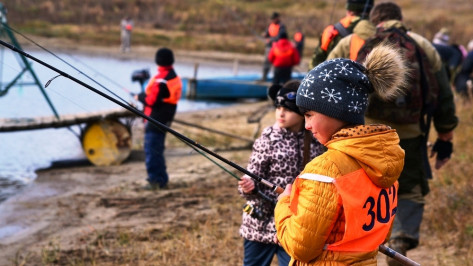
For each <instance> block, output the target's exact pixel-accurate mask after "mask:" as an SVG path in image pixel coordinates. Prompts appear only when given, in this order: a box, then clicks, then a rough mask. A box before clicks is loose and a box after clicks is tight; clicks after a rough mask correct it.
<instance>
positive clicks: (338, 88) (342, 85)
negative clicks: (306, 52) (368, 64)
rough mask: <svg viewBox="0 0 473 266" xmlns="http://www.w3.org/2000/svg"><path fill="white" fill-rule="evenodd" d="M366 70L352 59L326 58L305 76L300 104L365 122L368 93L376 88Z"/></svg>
mask: <svg viewBox="0 0 473 266" xmlns="http://www.w3.org/2000/svg"><path fill="white" fill-rule="evenodd" d="M365 72H366V68H365V67H364V66H363V65H361V64H359V63H357V62H354V61H352V60H349V59H343V58H337V59H332V60H329V61H325V62H323V63H321V64H319V65H318V66H316V67H315V68H313V69H312V70H311V71H309V73H307V75H306V76H305V77H304V79H303V80H302V82H301V85H300V86H299V89H298V90H297V98H296V104H297V106H298V107H299V108H301V109H306V110H312V111H316V112H318V113H322V114H324V115H326V116H330V117H333V118H337V119H339V120H342V121H346V122H348V123H350V124H356V125H358V124H364V121H365V119H364V113H365V110H366V106H367V105H368V93H369V92H371V91H372V86H371V83H370V81H369V80H368V77H367V76H366V74H365Z"/></svg>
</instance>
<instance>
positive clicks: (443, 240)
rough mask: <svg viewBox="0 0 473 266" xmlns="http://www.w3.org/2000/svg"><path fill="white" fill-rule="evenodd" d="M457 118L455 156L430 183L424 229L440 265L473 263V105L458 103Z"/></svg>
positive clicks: (435, 258) (428, 244)
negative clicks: (472, 181)
mask: <svg viewBox="0 0 473 266" xmlns="http://www.w3.org/2000/svg"><path fill="white" fill-rule="evenodd" d="M457 115H458V116H459V119H460V124H459V126H458V128H457V129H456V130H455V139H454V156H453V157H452V159H451V160H450V162H449V163H448V164H447V165H445V166H444V168H442V169H441V170H440V171H436V175H435V176H434V179H433V180H432V181H431V182H430V184H431V192H430V194H429V195H428V196H427V205H426V206H427V207H426V212H425V214H424V215H425V219H424V222H423V225H422V230H423V235H422V239H421V241H422V243H424V244H426V245H427V246H429V247H432V249H435V250H439V252H435V253H434V256H433V258H432V259H433V260H434V261H437V262H438V264H439V265H472V261H473V255H472V254H473V207H472V204H471V203H472V202H473V194H472V191H473V185H472V183H471V173H473V164H472V162H473V154H472V153H471V151H472V149H473V144H472V142H471V136H472V134H473V117H472V116H471V103H470V104H463V103H462V102H461V101H460V100H459V99H458V101H457ZM431 137H432V139H433V137H434V136H431ZM452 255H454V256H453V257H452Z"/></svg>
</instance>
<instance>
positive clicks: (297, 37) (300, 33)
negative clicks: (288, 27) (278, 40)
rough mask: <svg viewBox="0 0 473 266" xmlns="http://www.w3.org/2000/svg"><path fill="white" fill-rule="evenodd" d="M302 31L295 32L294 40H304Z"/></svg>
mask: <svg viewBox="0 0 473 266" xmlns="http://www.w3.org/2000/svg"><path fill="white" fill-rule="evenodd" d="M302 37H303V35H302V32H300V31H298V32H296V33H295V34H294V41H296V42H301V41H302Z"/></svg>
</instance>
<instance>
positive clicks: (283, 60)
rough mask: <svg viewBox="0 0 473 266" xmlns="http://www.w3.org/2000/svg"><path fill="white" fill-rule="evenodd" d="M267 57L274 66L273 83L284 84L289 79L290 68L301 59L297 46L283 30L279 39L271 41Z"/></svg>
mask: <svg viewBox="0 0 473 266" xmlns="http://www.w3.org/2000/svg"><path fill="white" fill-rule="evenodd" d="M268 59H269V61H270V62H271V64H273V68H274V72H273V73H274V74H273V84H284V83H286V82H287V81H289V80H290V79H291V75H292V68H293V67H294V66H296V65H298V64H299V63H300V61H301V58H300V55H299V52H298V51H297V48H296V47H295V46H294V44H293V43H292V42H291V41H289V39H288V38H287V34H286V33H285V32H281V33H280V34H279V39H278V40H277V41H276V42H275V43H273V46H272V47H271V50H269V54H268Z"/></svg>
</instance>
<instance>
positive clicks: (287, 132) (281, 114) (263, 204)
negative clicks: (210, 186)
mask: <svg viewBox="0 0 473 266" xmlns="http://www.w3.org/2000/svg"><path fill="white" fill-rule="evenodd" d="M299 84H300V81H298V80H291V81H289V82H287V83H285V84H284V85H283V86H281V85H279V84H275V85H272V86H271V87H270V88H269V90H268V91H269V92H268V94H269V97H270V98H271V99H272V100H273V101H274V105H275V106H276V112H275V115H276V123H275V124H274V125H272V126H270V127H267V128H265V129H264V130H263V132H262V133H261V136H260V137H259V138H258V139H256V141H255V143H254V144H253V152H252V154H251V157H250V161H249V164H248V167H247V168H248V171H250V172H251V173H253V174H255V175H257V176H259V177H261V178H264V179H265V180H267V181H269V182H271V183H273V184H275V185H278V186H281V187H284V186H286V185H287V184H291V183H292V181H293V180H294V178H295V176H296V175H297V174H298V173H299V172H300V171H301V170H302V169H303V168H304V164H305V161H304V159H305V160H307V161H308V160H310V159H312V158H314V157H315V156H317V155H319V154H321V153H323V152H324V147H323V146H322V145H321V144H320V143H318V142H317V141H316V140H315V139H313V138H312V137H311V136H310V135H308V136H305V134H307V133H306V132H305V131H304V117H303V116H302V115H301V114H300V112H299V109H298V108H297V106H296V91H297V88H298V87H299ZM307 137H309V138H307ZM304 151H306V154H307V155H306V157H307V158H304ZM308 157H310V158H308ZM238 185H239V186H238V191H239V192H240V194H241V195H242V197H244V198H245V199H246V205H245V208H244V212H243V217H242V218H243V222H242V225H241V227H240V235H241V236H242V237H243V238H244V258H243V265H245V266H250V265H254V266H269V265H271V261H272V260H273V257H274V255H277V257H278V262H279V265H281V266H282V265H288V263H289V260H290V257H289V255H287V253H286V252H285V251H284V249H283V248H282V247H280V246H278V245H277V244H276V243H274V237H275V235H276V229H275V227H274V214H273V210H274V203H273V202H270V201H268V200H264V199H263V198H262V197H261V196H260V195H258V192H261V193H263V194H265V195H267V196H268V197H269V198H270V199H271V200H274V201H275V200H276V197H277V194H276V193H275V192H273V191H271V190H270V189H269V188H267V187H265V186H260V185H256V184H255V182H254V181H253V180H252V179H251V178H250V177H248V176H243V178H242V179H241V181H239V182H238Z"/></svg>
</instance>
